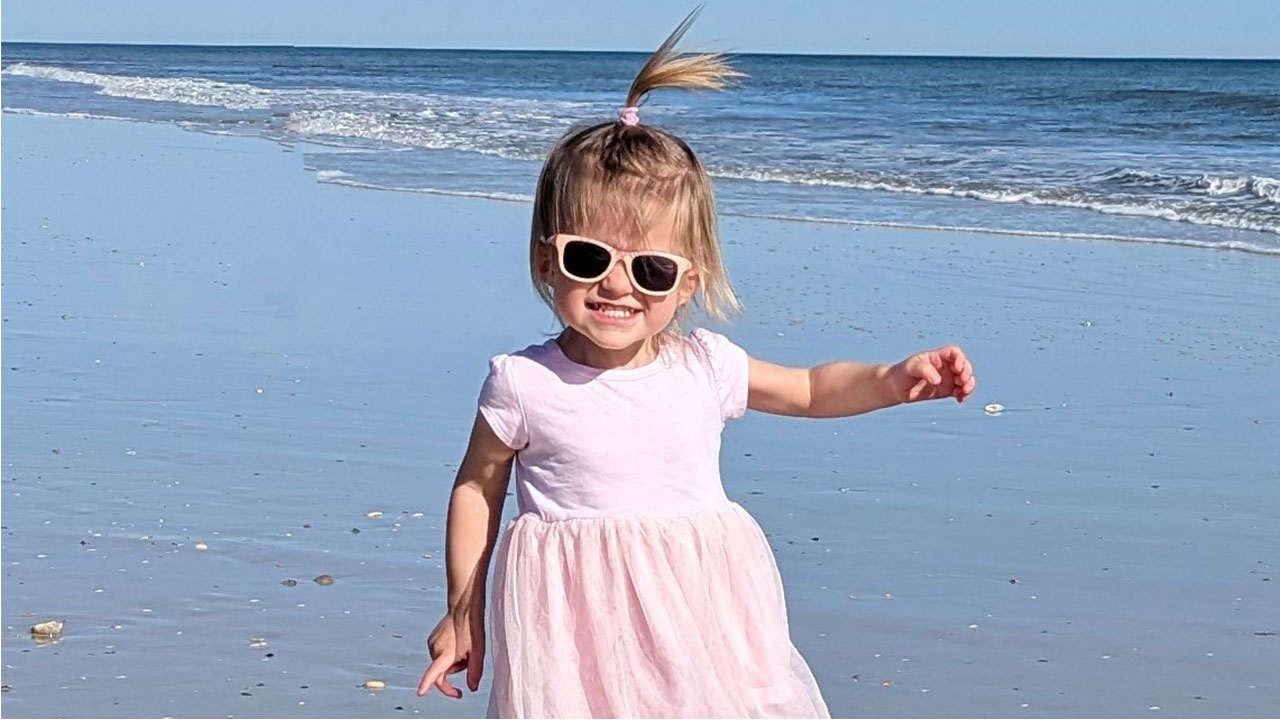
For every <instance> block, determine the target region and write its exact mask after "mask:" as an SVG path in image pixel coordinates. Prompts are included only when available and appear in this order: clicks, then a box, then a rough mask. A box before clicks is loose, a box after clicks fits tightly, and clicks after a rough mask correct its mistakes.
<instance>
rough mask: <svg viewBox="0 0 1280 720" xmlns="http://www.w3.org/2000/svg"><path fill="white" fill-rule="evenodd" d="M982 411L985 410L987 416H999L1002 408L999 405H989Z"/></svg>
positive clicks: (1002, 410)
mask: <svg viewBox="0 0 1280 720" xmlns="http://www.w3.org/2000/svg"><path fill="white" fill-rule="evenodd" d="M982 409H983V410H985V411H986V412H987V414H988V415H999V414H1000V413H1002V412H1004V406H1003V405H1001V404H1000V403H991V404H990V405H988V406H986V407H984V408H982Z"/></svg>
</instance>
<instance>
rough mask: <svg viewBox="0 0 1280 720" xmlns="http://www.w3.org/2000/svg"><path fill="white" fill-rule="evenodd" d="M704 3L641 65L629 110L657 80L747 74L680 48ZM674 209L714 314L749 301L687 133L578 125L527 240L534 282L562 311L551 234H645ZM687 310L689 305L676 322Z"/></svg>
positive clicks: (555, 159)
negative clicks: (543, 261) (553, 279)
mask: <svg viewBox="0 0 1280 720" xmlns="http://www.w3.org/2000/svg"><path fill="white" fill-rule="evenodd" d="M700 10H701V8H699V9H697V10H694V11H693V12H692V13H690V14H689V16H688V17H686V18H685V19H684V22H682V23H680V26H679V27H677V28H676V29H675V32H673V33H671V36H670V37H668V38H667V39H666V41H665V42H663V43H662V45H661V47H659V48H658V49H657V51H656V52H654V53H653V55H652V56H651V57H650V58H649V60H648V62H646V63H645V64H644V67H643V68H641V69H640V74H639V75H637V76H636V79H635V80H634V81H633V82H632V83H631V91H630V92H629V93H628V94H627V102H626V107H627V108H636V107H639V105H640V103H641V102H643V101H644V99H645V96H646V95H648V93H649V92H650V91H652V90H655V89H657V88H685V89H691V90H692V89H703V88H706V89H714V90H718V89H720V88H722V87H724V86H725V83H726V81H727V80H729V79H731V78H735V77H742V76H743V74H742V73H740V72H738V71H737V70H734V69H733V68H732V67H730V65H729V64H728V62H727V61H726V59H725V58H724V56H723V55H721V54H718V53H713V54H700V55H686V54H683V53H678V52H677V51H676V44H677V43H679V41H680V38H681V37H683V36H684V34H685V31H686V30H688V29H689V26H690V25H692V24H693V21H694V19H695V18H696V17H697V16H698V12H699V11H700ZM672 211H674V217H673V218H671V219H672V220H674V222H675V232H676V243H677V246H676V248H675V252H676V253H678V254H680V255H683V256H685V257H687V258H689V259H690V260H692V261H693V266H694V267H695V268H696V269H697V271H698V275H699V277H700V278H701V293H700V295H701V297H700V298H698V297H697V296H695V301H699V300H700V304H701V305H702V307H703V309H704V310H705V312H706V313H707V314H708V315H709V316H711V317H712V318H715V319H717V320H724V319H725V318H726V317H727V315H728V314H729V313H731V312H735V311H737V310H739V309H740V307H741V306H740V305H739V303H738V298H737V296H736V295H734V292H733V287H732V286H731V285H730V284H729V276H728V274H727V273H726V272H725V269H724V262H723V260H722V258H721V254H720V239H719V236H718V233H717V228H716V203H715V194H714V192H713V191H712V188H711V180H710V179H709V178H708V177H707V172H706V169H705V168H703V166H702V163H701V162H699V160H698V157H697V156H696V155H694V153H693V151H692V150H690V149H689V146H688V145H686V144H685V143H684V141H683V140H681V139H680V138H678V137H676V136H675V135H672V134H671V133H668V132H666V131H664V130H660V129H658V128H656V127H653V126H650V125H641V124H627V123H624V122H623V121H621V120H618V121H614V122H606V123H600V124H598V125H593V126H591V127H588V128H585V129H577V130H570V131H569V132H567V133H566V134H565V135H564V136H563V137H562V138H560V140H559V142H557V143H556V145H555V147H554V148H552V150H551V153H550V154H549V155H548V156H547V160H546V163H545V164H544V165H543V167H542V174H541V175H540V176H539V178H538V188H537V194H536V195H535V197H534V201H533V228H532V230H531V232H530V238H529V267H530V271H531V274H532V276H533V287H534V289H535V290H536V291H537V293H538V295H539V296H540V297H541V298H542V299H543V301H544V302H546V303H547V305H548V306H549V307H551V309H552V311H553V312H554V311H555V302H554V300H553V298H552V291H551V285H550V284H549V283H548V282H547V280H546V279H545V278H544V277H543V276H542V275H541V273H540V271H539V267H538V253H539V252H540V251H539V249H538V247H539V245H541V244H542V240H543V239H544V238H549V237H551V236H553V235H556V234H558V233H570V234H590V231H591V230H592V229H597V230H598V229H601V228H607V229H609V230H610V231H612V232H618V233H626V234H627V235H628V236H634V237H637V238H643V237H645V235H646V231H647V230H648V229H649V228H651V227H653V226H654V225H655V224H657V223H658V222H661V221H664V220H666V219H668V214H669V213H671V212H672ZM600 239H601V240H605V241H609V238H603V237H602V238H600ZM544 252H545V251H544ZM687 318H688V306H687V305H685V306H682V307H681V308H680V310H679V312H677V314H676V317H675V323H674V324H675V326H676V327H680V326H681V325H682V321H684V320H687Z"/></svg>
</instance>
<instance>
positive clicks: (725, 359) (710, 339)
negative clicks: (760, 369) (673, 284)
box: [693, 328, 748, 420]
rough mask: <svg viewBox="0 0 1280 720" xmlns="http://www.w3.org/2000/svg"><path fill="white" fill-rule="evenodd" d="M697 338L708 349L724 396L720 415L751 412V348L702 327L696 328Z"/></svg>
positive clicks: (712, 371)
mask: <svg viewBox="0 0 1280 720" xmlns="http://www.w3.org/2000/svg"><path fill="white" fill-rule="evenodd" d="M693 339H694V340H695V341H697V343H698V344H699V345H701V346H702V347H703V349H705V350H706V352H707V358H708V360H709V362H710V365H711V376H712V378H713V379H714V380H715V385H716V394H717V395H718V396H719V398H720V417H721V418H722V419H724V420H729V419H731V418H740V417H742V415H743V413H745V412H746V411H747V380H748V377H747V351H746V350H743V349H742V348H740V347H738V346H737V345H734V344H733V342H732V341H730V340H729V338H727V337H725V336H723V335H720V334H718V333H713V332H711V331H710V330H703V329H702V328H699V329H697V330H694V331H693Z"/></svg>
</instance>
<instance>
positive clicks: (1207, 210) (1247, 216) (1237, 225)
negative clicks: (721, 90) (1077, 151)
mask: <svg viewBox="0 0 1280 720" xmlns="http://www.w3.org/2000/svg"><path fill="white" fill-rule="evenodd" d="M710 172H711V175H712V176H714V177H721V178H725V179H732V180H746V181H751V182H776V183H784V184H789V185H811V186H825V187H843V188H852V189H857V190H879V191H883V192H896V193H908V194H913V195H944V196H949V197H957V198H968V199H971V200H982V201H985V202H993V203H1004V204H1011V203H1016V204H1022V205H1034V206H1047V207H1062V208H1074V209H1079V210H1092V211H1094V212H1098V213H1102V214H1105V215H1128V216H1133V217H1144V218H1154V219H1158V220H1169V221H1174V222H1186V223H1192V224H1195V225H1211V226H1215V227H1224V228H1232V229H1236V230H1253V231H1257V232H1266V233H1275V234H1278V235H1280V216H1275V215H1272V214H1270V213H1263V212H1251V211H1248V210H1238V209H1227V208H1221V207H1203V206H1193V205H1191V204H1189V203H1183V202H1179V203H1164V202H1161V201H1159V200H1139V199H1136V198H1125V199H1116V198H1113V197H1106V196H1098V195H1093V194H1091V193H1087V192H1083V191H1080V190H1076V189H1066V190H1064V189H1048V188H1036V189H1025V190H1022V189H1010V188H1004V187H999V186H995V185H985V186H984V185H978V184H971V185H968V186H965V185H960V184H952V183H946V182H935V183H929V182H922V181H920V180H918V179H916V178H911V177H905V176H892V175H885V174H880V173H858V172H850V171H799V172H797V171H788V170H774V169H760V168H712V169H710ZM1264 179H1266V180H1269V179H1270V178H1264Z"/></svg>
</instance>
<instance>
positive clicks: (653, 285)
mask: <svg viewBox="0 0 1280 720" xmlns="http://www.w3.org/2000/svg"><path fill="white" fill-rule="evenodd" d="M631 272H633V273H635V276H636V284H638V285H639V286H640V287H641V288H643V289H645V290H649V291H651V292H666V291H668V290H670V289H671V288H673V287H675V286H676V276H677V275H679V274H680V268H679V267H678V266H677V265H676V261H675V260H672V259H671V258H665V257H661V256H659V255H641V256H639V257H637V258H636V259H635V260H633V261H632V262H631Z"/></svg>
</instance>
